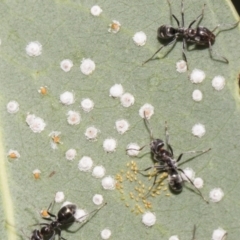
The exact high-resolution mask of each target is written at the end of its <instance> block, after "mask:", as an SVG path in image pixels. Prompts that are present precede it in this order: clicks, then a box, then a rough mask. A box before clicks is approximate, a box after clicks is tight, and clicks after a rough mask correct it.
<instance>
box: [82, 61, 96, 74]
mask: <svg viewBox="0 0 240 240" xmlns="http://www.w3.org/2000/svg"><path fill="white" fill-rule="evenodd" d="M95 68H96V65H95V63H94V61H93V60H91V59H90V58H87V59H83V60H82V62H81V65H80V70H81V72H82V73H83V74H85V75H89V74H91V73H92V72H93V71H94V70H95Z"/></svg>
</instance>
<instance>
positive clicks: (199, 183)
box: [193, 177, 204, 188]
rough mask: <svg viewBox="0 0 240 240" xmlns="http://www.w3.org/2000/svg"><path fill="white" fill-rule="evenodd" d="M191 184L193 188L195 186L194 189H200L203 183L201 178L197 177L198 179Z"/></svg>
mask: <svg viewBox="0 0 240 240" xmlns="http://www.w3.org/2000/svg"><path fill="white" fill-rule="evenodd" d="M193 184H194V186H195V187H196V188H202V187H203V184H204V182H203V180H202V178H199V177H198V178H195V179H194V181H193Z"/></svg>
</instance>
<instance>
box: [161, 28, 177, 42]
mask: <svg viewBox="0 0 240 240" xmlns="http://www.w3.org/2000/svg"><path fill="white" fill-rule="evenodd" d="M175 35H176V29H175V28H174V27H172V26H168V25H162V26H161V27H159V28H158V31H157V36H158V38H160V39H171V38H174V37H175Z"/></svg>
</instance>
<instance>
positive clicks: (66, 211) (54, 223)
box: [29, 203, 107, 240]
mask: <svg viewBox="0 0 240 240" xmlns="http://www.w3.org/2000/svg"><path fill="white" fill-rule="evenodd" d="M106 204H107V203H105V204H103V205H102V206H101V207H99V208H98V209H96V210H94V211H92V212H90V213H89V214H91V213H93V212H96V211H99V210H100V209H101V208H102V207H104V206H105V205H106ZM51 206H52V203H51V204H50V206H49V207H48V209H47V213H48V215H49V216H50V217H49V218H47V217H43V219H45V220H50V221H51V223H40V224H36V225H40V226H43V227H41V229H40V230H39V229H35V230H33V232H32V236H31V238H29V239H30V240H44V239H48V240H53V239H54V238H55V235H58V239H60V240H61V239H62V240H66V239H65V238H63V237H62V236H61V231H62V227H64V226H67V225H70V224H72V223H73V222H75V221H76V220H79V219H75V217H74V214H75V213H76V210H77V206H76V205H75V204H67V205H65V206H63V207H62V208H61V209H60V210H59V211H58V214H57V216H56V215H54V214H52V213H51V212H49V210H50V208H51ZM89 214H87V215H89ZM87 215H84V216H82V217H81V218H83V217H86V216H87ZM52 218H54V220H53V219H52Z"/></svg>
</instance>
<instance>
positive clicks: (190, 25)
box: [188, 4, 206, 28]
mask: <svg viewBox="0 0 240 240" xmlns="http://www.w3.org/2000/svg"><path fill="white" fill-rule="evenodd" d="M205 6H206V4H204V5H203V8H202V13H201V14H200V15H199V16H198V17H197V18H196V19H195V20H193V21H192V22H191V23H190V24H189V26H188V28H191V27H192V25H193V24H194V23H195V22H196V21H198V19H200V20H199V23H200V21H201V19H202V18H203V15H204V10H205ZM199 23H198V24H199Z"/></svg>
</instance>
